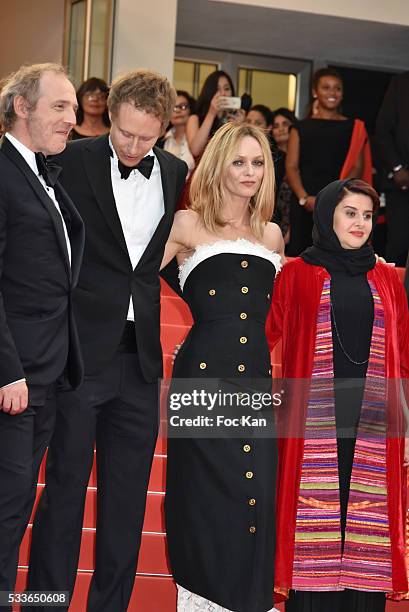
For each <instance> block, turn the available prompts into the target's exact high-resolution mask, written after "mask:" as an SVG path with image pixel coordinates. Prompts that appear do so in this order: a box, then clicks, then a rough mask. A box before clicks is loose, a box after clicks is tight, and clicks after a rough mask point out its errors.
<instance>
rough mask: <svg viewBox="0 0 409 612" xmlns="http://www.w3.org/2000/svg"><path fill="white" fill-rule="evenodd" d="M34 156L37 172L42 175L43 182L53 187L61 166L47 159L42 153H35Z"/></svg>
mask: <svg viewBox="0 0 409 612" xmlns="http://www.w3.org/2000/svg"><path fill="white" fill-rule="evenodd" d="M35 156H36V162H37V169H38V174H40V176H42V177H43V179H44V180H45V184H46V185H48V187H54V185H55V184H56V182H57V180H58V177H59V175H60V172H61V170H62V168H61V166H58V165H57V164H56V163H54V162H52V161H50V160H47V158H46V157H45V155H43V153H36V154H35Z"/></svg>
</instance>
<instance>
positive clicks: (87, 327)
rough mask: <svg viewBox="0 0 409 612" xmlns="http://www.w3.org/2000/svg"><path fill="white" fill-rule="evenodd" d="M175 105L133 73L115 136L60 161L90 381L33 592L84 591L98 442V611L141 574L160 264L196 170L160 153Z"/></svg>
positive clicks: (54, 487) (40, 539) (66, 405)
mask: <svg viewBox="0 0 409 612" xmlns="http://www.w3.org/2000/svg"><path fill="white" fill-rule="evenodd" d="M174 104H175V92H174V90H173V88H172V87H171V86H170V84H169V82H168V81H167V80H166V79H165V78H164V77H162V76H160V75H158V74H156V73H152V72H149V71H143V70H140V71H136V72H132V73H129V74H127V75H125V76H124V77H121V78H119V79H117V80H116V81H115V82H114V83H113V85H112V87H111V90H110V94H109V98H108V108H109V112H110V118H111V122H112V127H111V132H110V135H105V136H101V137H99V138H91V139H84V140H79V141H76V142H73V143H70V144H69V146H68V147H67V149H66V151H65V152H64V153H63V154H62V155H61V156H59V159H58V163H60V164H61V165H62V167H63V171H62V177H61V180H62V183H63V185H64V187H65V188H66V189H67V191H68V193H69V194H70V196H71V197H72V198H73V199H74V201H75V202H76V204H77V206H78V208H79V211H80V213H81V215H82V217H83V219H84V223H85V228H86V245H85V254H84V263H83V267H82V271H81V274H80V279H79V282H78V288H77V290H76V294H75V313H76V317H77V322H78V327H79V334H80V339H81V345H82V349H83V353H84V362H85V381H84V384H83V386H82V387H81V389H80V390H78V391H76V392H72V391H71V392H66V393H62V394H60V395H59V397H58V416H57V423H56V429H55V434H54V437H53V439H52V442H51V445H50V449H49V454H48V461H47V479H46V487H45V491H44V493H43V496H42V498H41V501H40V505H39V508H38V511H37V515H36V518H35V522H34V528H33V540H32V546H31V557H30V569H29V589H30V590H38V589H50V590H68V591H70V593H72V591H73V588H74V582H75V577H76V570H77V566H78V556H79V548H80V539H81V528H82V521H83V512H84V501H85V495H86V487H87V483H88V478H89V475H90V471H91V467H92V462H93V451H94V443H95V441H96V449H97V466H98V475H97V477H98V498H97V512H98V516H97V534H96V554H95V572H94V575H93V579H92V582H91V587H90V593H89V597H88V610H89V611H92V612H97V611H99V612H121V611H125V610H126V609H127V606H128V603H129V599H130V596H131V592H132V587H133V583H134V579H135V572H136V565H137V559H138V551H139V546H140V540H141V531H142V525H143V519H144V513H145V504H146V493H147V486H148V480H149V473H150V468H151V463H152V458H153V452H154V448H155V443H156V438H157V430H158V415H159V411H158V379H159V378H160V377H161V375H162V351H161V345H160V337H159V335H160V320H159V315H160V282H159V266H160V263H161V260H162V256H163V252H164V247H165V243H166V240H167V238H168V235H169V232H170V228H171V225H172V221H173V214H174V210H175V204H176V202H177V200H178V198H179V196H180V193H181V191H182V188H183V185H184V181H185V176H186V172H187V166H186V164H185V163H184V162H182V161H180V160H178V159H177V158H176V157H174V156H173V155H171V154H169V153H167V152H165V151H162V150H160V149H158V148H156V147H155V146H154V144H155V142H156V140H157V139H158V137H159V136H160V135H161V134H162V133H163V132H164V130H165V129H166V127H167V125H168V122H169V117H170V114H171V112H172V110H173V106H174ZM37 609H38V608H36V610H37Z"/></svg>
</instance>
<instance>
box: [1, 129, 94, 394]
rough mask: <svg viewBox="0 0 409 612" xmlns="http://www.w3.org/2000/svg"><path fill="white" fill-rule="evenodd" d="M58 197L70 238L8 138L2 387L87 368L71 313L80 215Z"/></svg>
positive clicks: (76, 379) (76, 374)
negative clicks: (67, 239) (23, 380)
mask: <svg viewBox="0 0 409 612" xmlns="http://www.w3.org/2000/svg"><path fill="white" fill-rule="evenodd" d="M55 193H56V196H57V199H58V202H59V204H60V207H61V211H62V214H63V216H64V218H65V221H66V225H67V230H68V233H69V236H70V242H71V251H72V265H71V266H70V263H69V259H68V252H67V245H66V242H65V237H64V231H63V225H62V222H61V217H60V215H59V213H58V211H57V209H56V207H55V204H54V202H53V201H52V200H51V198H49V196H48V195H47V193H46V191H45V189H44V188H43V186H42V185H41V183H40V182H39V180H38V178H37V177H36V175H35V174H34V172H33V171H32V170H31V168H30V167H29V165H28V164H27V163H26V161H25V160H24V158H23V157H22V156H21V155H20V153H19V152H18V151H17V149H16V148H15V147H14V146H13V145H12V144H11V142H10V141H9V140H8V139H7V138H6V137H3V139H2V140H1V141H0V386H3V385H6V384H8V383H10V382H13V381H15V380H18V379H20V378H23V377H26V379H27V381H28V383H29V384H32V385H48V384H50V383H52V382H54V381H55V380H56V379H57V378H58V376H59V375H60V374H61V373H62V372H63V370H64V368H65V367H67V374H68V378H69V382H70V383H71V384H72V385H73V386H74V387H75V386H78V384H79V383H80V382H81V379H82V375H83V365H82V359H81V353H80V347H79V342H78V336H77V332H76V328H75V322H74V318H73V312H72V308H71V291H72V289H73V287H74V286H75V284H76V282H77V279H78V275H79V270H80V265H81V259H82V252H83V247H84V228H83V224H82V221H81V217H80V216H79V214H78V212H77V210H76V209H75V207H74V205H73V203H72V202H71V200H70V198H69V197H68V195H67V194H66V192H65V191H64V189H63V188H62V187H61V185H60V184H59V183H57V184H56V186H55Z"/></svg>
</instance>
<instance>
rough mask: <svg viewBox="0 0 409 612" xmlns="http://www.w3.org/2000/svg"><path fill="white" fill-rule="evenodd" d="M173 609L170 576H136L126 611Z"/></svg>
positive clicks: (81, 599)
mask: <svg viewBox="0 0 409 612" xmlns="http://www.w3.org/2000/svg"><path fill="white" fill-rule="evenodd" d="M91 576H92V572H83V571H80V572H78V574H77V581H76V584H75V590H74V595H73V598H72V602H71V605H70V612H85V610H86V601H87V594H88V588H89V584H90V582H91ZM26 579H27V569H26V568H20V569H19V572H18V576H17V584H16V591H22V590H23V589H24V587H25V584H26ZM175 610H176V587H175V583H174V582H173V580H172V578H169V577H167V576H140V575H137V576H136V580H135V586H134V589H133V592H132V597H131V601H130V602H129V606H128V612H175ZM18 611H19V607H17V606H16V607H15V608H14V609H13V612H18ZM402 612H405V611H402Z"/></svg>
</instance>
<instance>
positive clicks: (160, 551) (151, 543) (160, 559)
mask: <svg viewBox="0 0 409 612" xmlns="http://www.w3.org/2000/svg"><path fill="white" fill-rule="evenodd" d="M31 531H32V525H31V524H30V525H29V526H28V528H27V530H26V533H25V535H24V538H23V541H22V543H21V547H20V557H19V565H20V566H27V565H28V560H29V549H30V543H31ZM94 549H95V529H83V531H82V540H81V551H80V560H79V564H78V567H79V569H80V570H84V571H92V570H93V569H94ZM137 572H138V573H140V574H164V575H166V574H168V575H170V573H171V571H170V569H169V563H168V559H167V549H166V536H165V534H164V533H152V532H143V534H142V542H141V549H140V552H139V560H138V567H137Z"/></svg>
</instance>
